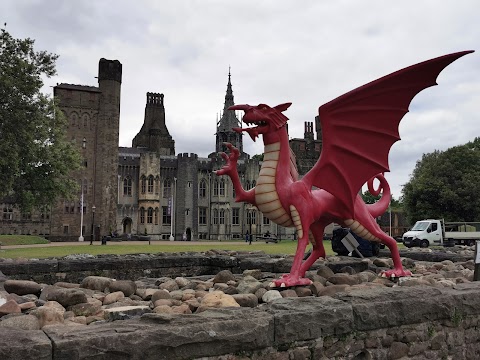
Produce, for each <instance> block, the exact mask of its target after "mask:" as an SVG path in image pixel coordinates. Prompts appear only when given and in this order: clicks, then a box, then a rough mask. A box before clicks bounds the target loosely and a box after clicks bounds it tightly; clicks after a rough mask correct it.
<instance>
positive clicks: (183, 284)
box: [175, 277, 195, 289]
mask: <svg viewBox="0 0 480 360" xmlns="http://www.w3.org/2000/svg"><path fill="white" fill-rule="evenodd" d="M175 282H176V283H177V285H178V287H179V288H180V289H188V288H190V289H191V288H193V287H194V286H195V284H194V283H193V282H192V281H190V280H188V279H186V278H184V277H176V278H175Z"/></svg>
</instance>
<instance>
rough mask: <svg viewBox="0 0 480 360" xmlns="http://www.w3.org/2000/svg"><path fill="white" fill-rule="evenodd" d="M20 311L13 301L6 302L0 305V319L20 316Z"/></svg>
mask: <svg viewBox="0 0 480 360" xmlns="http://www.w3.org/2000/svg"><path fill="white" fill-rule="evenodd" d="M21 312H22V309H21V308H20V306H19V305H18V304H17V303H16V302H15V301H14V300H8V301H7V302H6V303H4V304H3V305H0V317H2V316H5V315H8V314H20V313H21Z"/></svg>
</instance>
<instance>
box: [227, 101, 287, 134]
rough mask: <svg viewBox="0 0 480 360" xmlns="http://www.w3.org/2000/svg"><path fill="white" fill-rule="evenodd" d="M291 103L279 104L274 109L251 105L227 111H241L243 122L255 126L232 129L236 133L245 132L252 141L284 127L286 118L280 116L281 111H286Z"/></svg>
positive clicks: (263, 105)
mask: <svg viewBox="0 0 480 360" xmlns="http://www.w3.org/2000/svg"><path fill="white" fill-rule="evenodd" d="M290 105H292V103H285V104H280V105H277V106H274V107H270V106H268V105H265V104H260V105H257V106H251V105H247V104H245V105H233V106H230V107H229V108H228V110H243V111H244V112H245V115H244V116H243V119H242V120H243V122H244V123H246V124H247V125H255V126H254V127H250V128H246V129H242V128H234V129H233V130H234V131H236V132H239V133H240V132H242V131H246V132H247V133H248V135H250V137H251V138H252V140H253V141H255V140H256V139H257V137H258V136H259V135H261V134H266V133H269V132H273V131H276V130H278V129H280V128H281V127H282V126H285V124H286V123H287V120H288V118H287V117H286V116H285V115H283V114H282V111H285V110H287V109H288V108H289V107H290Z"/></svg>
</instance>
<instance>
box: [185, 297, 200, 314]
mask: <svg viewBox="0 0 480 360" xmlns="http://www.w3.org/2000/svg"><path fill="white" fill-rule="evenodd" d="M185 304H187V305H188V307H189V308H190V310H191V311H192V313H193V312H196V311H197V309H198V308H199V307H200V303H199V302H198V300H197V299H190V300H186V301H185Z"/></svg>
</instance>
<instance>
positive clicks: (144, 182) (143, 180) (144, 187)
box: [140, 175, 147, 194]
mask: <svg viewBox="0 0 480 360" xmlns="http://www.w3.org/2000/svg"><path fill="white" fill-rule="evenodd" d="M140 185H141V191H140V192H141V193H142V194H145V191H146V190H147V179H146V178H145V175H142V177H141V178H140Z"/></svg>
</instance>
